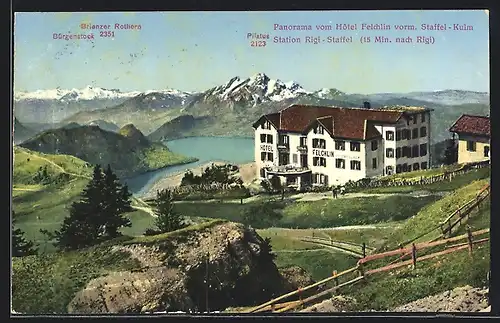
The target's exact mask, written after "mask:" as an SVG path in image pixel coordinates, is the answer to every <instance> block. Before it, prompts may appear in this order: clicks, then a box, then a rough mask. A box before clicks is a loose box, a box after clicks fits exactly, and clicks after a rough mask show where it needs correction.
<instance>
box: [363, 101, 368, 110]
mask: <svg viewBox="0 0 500 323" xmlns="http://www.w3.org/2000/svg"><path fill="white" fill-rule="evenodd" d="M363 108H364V109H370V102H368V101H365V102H363Z"/></svg>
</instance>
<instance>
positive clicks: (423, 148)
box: [420, 144, 427, 157]
mask: <svg viewBox="0 0 500 323" xmlns="http://www.w3.org/2000/svg"><path fill="white" fill-rule="evenodd" d="M426 155H427V144H421V145H420V156H421V157H424V156H426Z"/></svg>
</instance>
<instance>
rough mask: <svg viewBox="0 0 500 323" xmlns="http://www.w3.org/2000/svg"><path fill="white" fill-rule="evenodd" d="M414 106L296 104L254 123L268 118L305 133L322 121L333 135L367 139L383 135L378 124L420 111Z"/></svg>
mask: <svg viewBox="0 0 500 323" xmlns="http://www.w3.org/2000/svg"><path fill="white" fill-rule="evenodd" d="M410 109H411V110H410V111H407V110H404V108H403V107H397V108H384V109H365V108H340V107H322V106H312V105H292V106H290V107H288V108H286V109H283V110H281V111H279V112H277V113H272V114H267V115H265V116H263V117H261V118H260V119H259V120H258V121H257V122H256V123H255V124H254V128H255V127H257V126H258V124H259V123H260V122H261V121H262V118H265V119H267V120H268V121H269V122H271V123H272V124H273V125H274V126H275V127H276V129H278V130H281V131H290V132H300V133H305V132H307V131H308V130H309V129H310V127H312V126H314V125H316V124H317V123H321V124H322V125H323V126H324V127H325V129H326V130H327V131H328V132H329V133H330V135H331V136H332V137H337V138H345V139H361V140H367V139H372V138H376V137H378V136H380V133H379V132H378V130H377V129H376V128H375V125H376V124H387V123H396V122H398V121H399V119H400V118H401V117H403V116H404V115H408V114H413V113H415V112H416V111H417V110H416V108H410ZM426 110H428V109H425V108H420V109H419V110H418V111H419V112H421V111H426ZM408 112H409V113H408Z"/></svg>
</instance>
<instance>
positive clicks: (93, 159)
mask: <svg viewBox="0 0 500 323" xmlns="http://www.w3.org/2000/svg"><path fill="white" fill-rule="evenodd" d="M20 146H21V147H24V148H27V149H30V150H34V151H39V152H42V153H46V154H64V155H72V156H75V157H78V158H80V159H82V160H84V161H87V162H89V163H92V164H101V165H104V166H106V165H107V164H110V165H111V167H112V168H113V169H114V170H115V171H116V173H117V174H118V175H119V176H133V175H135V174H139V173H144V172H147V171H151V170H154V169H158V168H162V167H166V166H170V165H175V164H182V163H186V162H190V161H193V160H195V159H192V158H187V157H185V156H180V155H177V154H174V153H172V152H171V151H170V150H169V149H168V148H167V147H166V146H164V145H162V144H158V143H151V142H150V141H149V140H147V139H146V138H145V137H144V135H143V134H142V133H141V132H140V131H139V130H138V129H137V128H135V127H134V126H133V125H127V126H126V127H123V128H122V129H120V131H119V133H115V132H110V131H106V130H103V129H101V128H100V127H98V126H88V125H85V126H72V127H68V128H58V129H51V130H47V131H45V132H43V133H41V134H39V135H37V136H36V137H34V138H33V139H30V140H28V141H25V142H23V143H22V144H20Z"/></svg>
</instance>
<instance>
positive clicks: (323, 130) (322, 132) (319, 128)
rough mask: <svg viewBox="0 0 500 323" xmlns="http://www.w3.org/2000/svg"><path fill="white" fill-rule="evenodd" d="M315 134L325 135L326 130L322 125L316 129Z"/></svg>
mask: <svg viewBox="0 0 500 323" xmlns="http://www.w3.org/2000/svg"><path fill="white" fill-rule="evenodd" d="M314 133H317V134H320V135H322V134H324V133H325V128H323V127H322V126H321V125H318V126H317V127H316V128H314Z"/></svg>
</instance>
